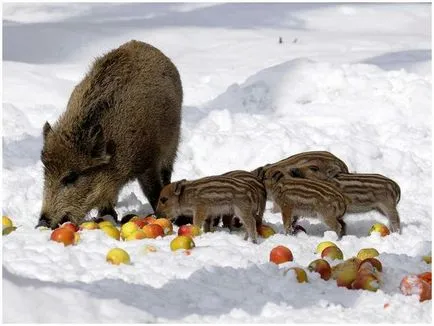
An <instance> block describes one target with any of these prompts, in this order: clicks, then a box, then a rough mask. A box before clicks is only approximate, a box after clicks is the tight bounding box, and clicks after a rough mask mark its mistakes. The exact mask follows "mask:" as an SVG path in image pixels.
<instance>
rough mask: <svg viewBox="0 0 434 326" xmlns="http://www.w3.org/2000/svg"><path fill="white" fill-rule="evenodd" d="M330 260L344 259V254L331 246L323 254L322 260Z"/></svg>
mask: <svg viewBox="0 0 434 326" xmlns="http://www.w3.org/2000/svg"><path fill="white" fill-rule="evenodd" d="M326 257H327V258H330V259H333V260H334V259H344V254H343V253H342V251H341V249H339V248H338V247H336V246H330V247H327V248H325V249H324V250H323V251H322V252H321V258H326Z"/></svg>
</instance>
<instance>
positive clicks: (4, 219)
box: [2, 215, 14, 229]
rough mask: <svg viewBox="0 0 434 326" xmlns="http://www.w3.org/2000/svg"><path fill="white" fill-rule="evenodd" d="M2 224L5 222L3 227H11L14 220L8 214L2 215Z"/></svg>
mask: <svg viewBox="0 0 434 326" xmlns="http://www.w3.org/2000/svg"><path fill="white" fill-rule="evenodd" d="M2 224H3V229H4V228H10V227H13V226H14V224H13V223H12V220H11V219H10V218H9V217H8V216H4V215H3V216H2Z"/></svg>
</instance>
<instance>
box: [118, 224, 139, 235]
mask: <svg viewBox="0 0 434 326" xmlns="http://www.w3.org/2000/svg"><path fill="white" fill-rule="evenodd" d="M137 230H139V227H138V226H137V224H136V223H134V221H129V222H127V223H125V224H123V225H122V226H121V237H122V238H123V239H126V238H128V236H129V235H130V234H131V233H133V232H135V231H137Z"/></svg>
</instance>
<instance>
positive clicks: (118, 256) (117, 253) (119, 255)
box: [106, 248, 130, 265]
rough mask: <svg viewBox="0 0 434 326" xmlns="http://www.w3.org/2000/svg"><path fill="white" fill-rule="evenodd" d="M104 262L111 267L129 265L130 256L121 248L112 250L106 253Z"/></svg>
mask: <svg viewBox="0 0 434 326" xmlns="http://www.w3.org/2000/svg"><path fill="white" fill-rule="evenodd" d="M106 261H107V262H109V263H111V264H113V265H120V264H129V263H130V255H128V253H127V252H126V251H125V250H123V249H121V248H113V249H111V250H110V251H109V252H108V253H107V256H106Z"/></svg>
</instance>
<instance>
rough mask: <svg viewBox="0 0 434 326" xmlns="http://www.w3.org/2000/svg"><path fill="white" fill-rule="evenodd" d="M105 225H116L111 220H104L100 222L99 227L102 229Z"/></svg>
mask: <svg viewBox="0 0 434 326" xmlns="http://www.w3.org/2000/svg"><path fill="white" fill-rule="evenodd" d="M104 226H115V225H114V224H113V223H112V222H110V221H102V222H99V223H98V227H99V228H100V229H101V228H102V227H104Z"/></svg>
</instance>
